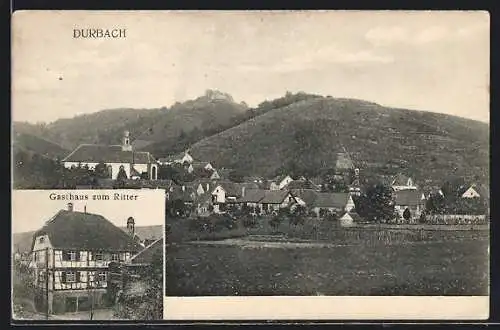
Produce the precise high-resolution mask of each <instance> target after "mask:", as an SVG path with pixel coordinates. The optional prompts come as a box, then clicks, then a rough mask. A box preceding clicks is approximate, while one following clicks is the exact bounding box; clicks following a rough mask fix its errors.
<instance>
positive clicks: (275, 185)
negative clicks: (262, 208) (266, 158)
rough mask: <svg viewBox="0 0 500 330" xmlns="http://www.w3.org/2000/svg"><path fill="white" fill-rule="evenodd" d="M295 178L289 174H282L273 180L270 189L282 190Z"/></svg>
mask: <svg viewBox="0 0 500 330" xmlns="http://www.w3.org/2000/svg"><path fill="white" fill-rule="evenodd" d="M292 181H293V179H292V177H291V176H289V175H280V176H277V177H275V178H274V179H273V180H272V181H271V185H270V187H269V189H270V190H281V189H283V188H285V187H286V186H287V185H288V184H289V183H290V182H292Z"/></svg>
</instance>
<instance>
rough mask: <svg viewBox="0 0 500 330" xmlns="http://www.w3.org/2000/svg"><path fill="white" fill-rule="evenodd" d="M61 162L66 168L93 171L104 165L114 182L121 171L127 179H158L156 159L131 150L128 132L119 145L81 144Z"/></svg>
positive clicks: (145, 153) (147, 153)
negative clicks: (82, 167)
mask: <svg viewBox="0 0 500 330" xmlns="http://www.w3.org/2000/svg"><path fill="white" fill-rule="evenodd" d="M62 161H63V164H64V167H66V168H72V167H78V166H79V165H80V166H85V165H87V166H88V167H89V168H90V169H94V168H95V166H96V165H97V164H99V163H104V164H106V168H107V172H108V177H110V178H112V179H114V180H116V179H117V177H118V173H119V172H120V170H121V169H123V170H124V171H125V174H126V175H127V178H128V179H139V178H147V179H149V180H157V178H158V165H157V161H156V159H155V158H154V157H153V156H152V155H151V154H150V153H149V152H145V151H135V150H133V147H132V145H131V143H130V134H129V132H128V131H125V132H124V134H123V138H122V144H121V145H100V144H81V145H79V146H78V147H77V148H76V149H75V150H74V151H73V152H71V153H70V154H69V155H68V156H67V157H66V158H64V159H63V160H62Z"/></svg>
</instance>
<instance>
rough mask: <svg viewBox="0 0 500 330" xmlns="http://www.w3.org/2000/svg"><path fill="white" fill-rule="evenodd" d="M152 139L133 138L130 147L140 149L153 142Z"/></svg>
mask: <svg viewBox="0 0 500 330" xmlns="http://www.w3.org/2000/svg"><path fill="white" fill-rule="evenodd" d="M153 143H154V141H148V140H134V141H132V147H133V148H134V149H141V148H145V147H147V146H149V145H150V144H153Z"/></svg>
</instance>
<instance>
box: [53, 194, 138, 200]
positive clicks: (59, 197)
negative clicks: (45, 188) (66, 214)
mask: <svg viewBox="0 0 500 330" xmlns="http://www.w3.org/2000/svg"><path fill="white" fill-rule="evenodd" d="M138 197H139V195H136V194H125V193H112V194H105V193H96V194H91V195H89V194H73V193H66V194H57V193H51V194H49V199H50V200H53V201H56V200H57V201H88V200H94V201H99V200H103V201H108V200H113V201H136V200H137V198H138Z"/></svg>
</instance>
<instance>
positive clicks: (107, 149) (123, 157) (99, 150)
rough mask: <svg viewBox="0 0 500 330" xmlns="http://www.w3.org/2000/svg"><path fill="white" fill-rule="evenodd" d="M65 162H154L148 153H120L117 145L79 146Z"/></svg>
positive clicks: (119, 147) (120, 149) (120, 150)
mask: <svg viewBox="0 0 500 330" xmlns="http://www.w3.org/2000/svg"><path fill="white" fill-rule="evenodd" d="M63 161H66V162H93V163H100V162H104V163H132V164H149V163H154V162H156V161H155V159H154V157H153V156H151V154H150V153H149V152H144V151H122V147H121V146H119V145H113V146H106V145H98V144H81V145H79V146H78V147H77V148H76V149H75V150H74V151H73V152H72V153H70V154H69V155H68V156H67V157H66V158H64V159H63Z"/></svg>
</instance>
